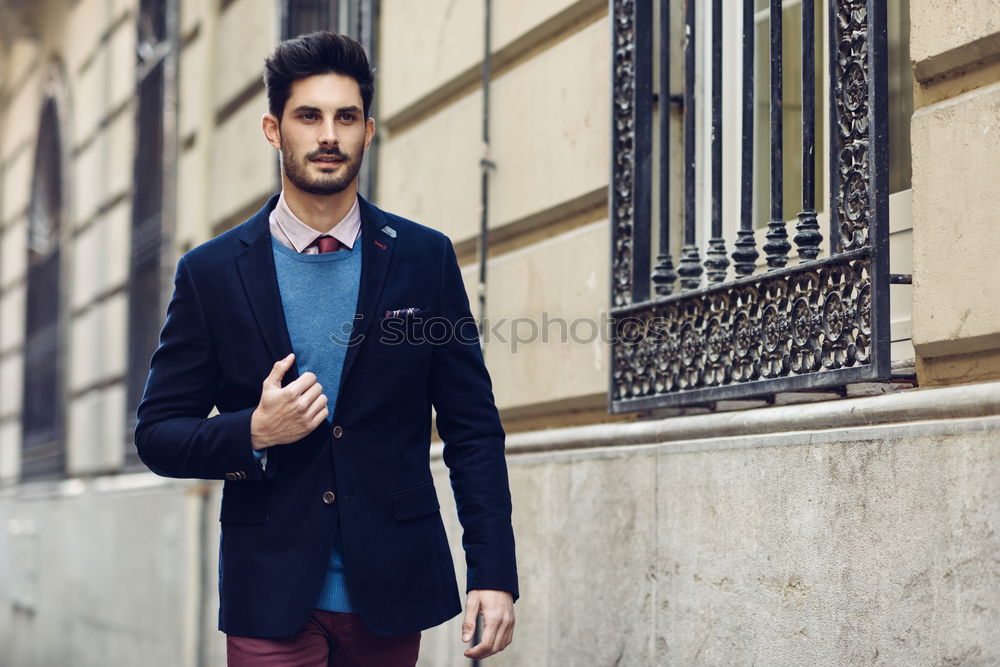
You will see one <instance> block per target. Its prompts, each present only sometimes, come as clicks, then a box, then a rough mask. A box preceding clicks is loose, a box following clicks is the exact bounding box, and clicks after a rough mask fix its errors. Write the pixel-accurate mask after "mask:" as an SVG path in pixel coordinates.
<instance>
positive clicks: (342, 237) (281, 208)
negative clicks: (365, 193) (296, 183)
mask: <svg viewBox="0 0 1000 667" xmlns="http://www.w3.org/2000/svg"><path fill="white" fill-rule="evenodd" d="M271 223H272V224H271V228H272V232H273V231H280V232H281V235H280V236H279V237H278V240H280V241H287V243H286V244H285V245H288V246H290V247H291V248H292V249H293V250H295V252H304V251H305V249H306V248H308V247H309V246H310V245H312V244H313V243H314V242H315V241H316V239H317V238H319V237H320V236H323V233H321V232H317V231H316V230H315V229H313V228H312V227H310V226H309V225H307V224H306V223H304V222H302V221H301V220H299V219H298V217H296V215H295V214H294V213H292V209H290V208H288V203H287V202H286V201H285V193H284V192H282V193H281V196H279V197H278V204H277V206H275V207H274V210H273V211H272V212H271ZM275 227H277V230H275V229H274V228H275ZM360 231H361V209H360V207H359V206H358V198H357V196H355V197H354V204H353V205H352V206H351V210H349V211H348V212H347V215H345V216H344V218H343V219H342V220H340V221H339V222H338V223H337V224H336V225H334V226H333V228H332V229H331V230H330V231H329V232H326V234H328V235H329V236H332V237H333V238H335V239H337V240H338V241H340V242H341V243H342V244H344V246H345V247H347V248H348V249H350V248H353V247H354V242H355V241H356V240H357V238H358V233H359V232H360ZM276 236H278V235H277V234H276ZM281 236H284V238H283V239H282V238H281Z"/></svg>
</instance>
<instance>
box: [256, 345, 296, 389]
mask: <svg viewBox="0 0 1000 667" xmlns="http://www.w3.org/2000/svg"><path fill="white" fill-rule="evenodd" d="M293 361H295V353H294V352H291V353H289V355H288V356H287V357H285V358H284V359H278V360H277V361H276V362H274V366H272V367H271V372H270V373H268V375H267V379H266V380H264V383H265V384H273V385H275V386H277V387H280V386H281V378H283V377H285V373H287V372H288V369H289V368H291V367H292V362H293Z"/></svg>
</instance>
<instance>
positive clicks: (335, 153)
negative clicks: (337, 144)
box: [306, 148, 351, 160]
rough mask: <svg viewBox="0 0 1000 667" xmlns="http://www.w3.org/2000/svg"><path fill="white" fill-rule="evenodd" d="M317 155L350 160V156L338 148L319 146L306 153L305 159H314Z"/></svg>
mask: <svg viewBox="0 0 1000 667" xmlns="http://www.w3.org/2000/svg"><path fill="white" fill-rule="evenodd" d="M318 157H333V158H337V159H338V160H350V159H351V156H350V155H348V154H347V153H344V152H343V151H341V150H340V149H339V148H319V149H317V150H314V151H313V152H311V153H306V159H307V160H315V159H316V158H318Z"/></svg>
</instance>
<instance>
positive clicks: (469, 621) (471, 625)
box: [462, 598, 479, 642]
mask: <svg viewBox="0 0 1000 667" xmlns="http://www.w3.org/2000/svg"><path fill="white" fill-rule="evenodd" d="M478 613H479V598H473V599H470V600H469V601H468V603H467V605H466V608H465V621H463V622H462V641H463V642H468V641H472V633H473V631H475V629H476V614H478Z"/></svg>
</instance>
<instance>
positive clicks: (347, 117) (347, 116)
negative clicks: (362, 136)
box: [340, 113, 354, 122]
mask: <svg viewBox="0 0 1000 667" xmlns="http://www.w3.org/2000/svg"><path fill="white" fill-rule="evenodd" d="M340 120H343V121H347V122H351V121H352V120H354V114H352V113H342V114H340Z"/></svg>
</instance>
